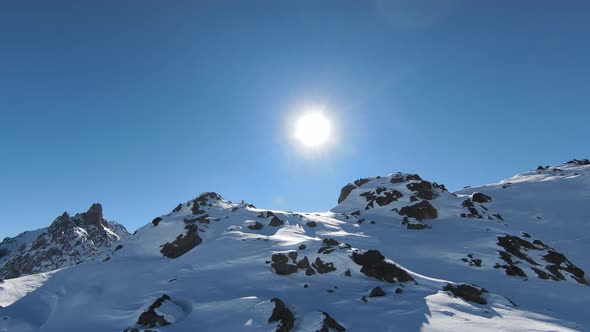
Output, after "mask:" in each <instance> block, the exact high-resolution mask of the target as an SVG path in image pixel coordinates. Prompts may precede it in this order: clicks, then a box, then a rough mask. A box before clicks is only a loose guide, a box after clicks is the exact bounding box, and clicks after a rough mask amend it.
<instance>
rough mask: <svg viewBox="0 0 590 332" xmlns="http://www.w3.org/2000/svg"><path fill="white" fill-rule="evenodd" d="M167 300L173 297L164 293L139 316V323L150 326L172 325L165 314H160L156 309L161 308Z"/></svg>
mask: <svg viewBox="0 0 590 332" xmlns="http://www.w3.org/2000/svg"><path fill="white" fill-rule="evenodd" d="M166 301H172V299H170V296H168V295H166V294H164V295H162V296H161V297H160V298H159V299H157V300H156V301H155V302H154V303H153V304H152V305H150V307H149V308H148V309H147V310H146V311H144V312H143V313H142V314H141V316H139V319H138V320H137V324H139V325H142V326H144V327H149V328H152V327H156V326H166V325H170V322H168V321H166V319H165V318H164V316H161V315H158V313H157V312H156V309H158V308H160V307H161V306H162V305H163V304H164V302H166Z"/></svg>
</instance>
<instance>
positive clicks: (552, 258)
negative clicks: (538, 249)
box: [543, 250, 588, 285]
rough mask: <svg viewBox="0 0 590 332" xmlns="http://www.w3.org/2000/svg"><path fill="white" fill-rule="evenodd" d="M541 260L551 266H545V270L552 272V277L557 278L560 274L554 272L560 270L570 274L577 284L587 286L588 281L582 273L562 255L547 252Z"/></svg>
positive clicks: (551, 251) (550, 251)
mask: <svg viewBox="0 0 590 332" xmlns="http://www.w3.org/2000/svg"><path fill="white" fill-rule="evenodd" d="M543 259H544V260H545V261H547V262H549V263H552V264H553V265H550V266H547V269H548V270H549V271H550V272H552V273H553V275H555V276H556V277H559V275H560V274H558V273H554V271H558V270H562V271H566V272H569V273H570V274H572V278H573V279H574V280H576V281H577V282H579V283H581V284H584V285H587V284H588V281H587V280H586V279H585V278H584V271H583V270H582V269H580V268H579V267H577V266H575V265H574V264H572V263H571V262H570V261H569V260H568V259H567V258H566V257H565V256H564V255H563V254H560V253H558V252H556V251H553V250H549V252H548V253H547V255H545V256H543ZM562 265H565V267H563V266H562ZM560 279H561V278H560Z"/></svg>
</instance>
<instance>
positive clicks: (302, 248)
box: [299, 244, 307, 250]
mask: <svg viewBox="0 0 590 332" xmlns="http://www.w3.org/2000/svg"><path fill="white" fill-rule="evenodd" d="M305 248H307V246H306V245H305V244H302V245H300V246H299V250H304V249H305Z"/></svg>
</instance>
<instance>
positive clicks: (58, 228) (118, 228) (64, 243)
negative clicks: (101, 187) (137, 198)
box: [0, 204, 129, 279]
mask: <svg viewBox="0 0 590 332" xmlns="http://www.w3.org/2000/svg"><path fill="white" fill-rule="evenodd" d="M128 236H129V233H127V230H126V229H125V227H123V226H122V225H120V224H118V223H116V222H114V221H107V220H106V219H104V217H103V213H102V206H101V205H100V204H93V205H92V206H91V207H90V208H89V209H88V211H87V212H85V213H78V214H76V215H74V216H70V215H69V214H68V213H66V212H64V214H62V215H61V216H59V217H57V218H56V219H55V221H53V223H52V224H51V225H50V226H49V227H47V228H42V229H38V230H35V231H32V232H24V233H22V234H19V235H18V236H16V237H14V238H6V239H4V240H3V241H2V242H1V243H0V279H6V278H16V277H20V276H23V275H30V274H35V273H40V272H48V271H52V270H55V269H59V268H63V267H67V266H70V265H73V264H76V263H79V262H81V261H82V260H84V259H86V258H88V257H90V256H93V255H96V254H97V253H99V252H101V251H103V250H105V249H107V248H109V247H111V246H113V245H116V244H117V243H119V242H120V241H121V240H123V239H125V238H126V237H128Z"/></svg>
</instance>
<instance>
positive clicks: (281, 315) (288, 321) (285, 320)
mask: <svg viewBox="0 0 590 332" xmlns="http://www.w3.org/2000/svg"><path fill="white" fill-rule="evenodd" d="M271 302H273V303H274V304H275V307H274V309H273V310H272V314H271V316H270V318H269V319H268V322H269V323H274V322H279V326H277V329H276V331H277V332H289V331H291V330H292V329H293V327H295V316H294V315H293V312H291V310H289V308H287V306H285V303H284V302H283V301H281V300H279V299H277V298H274V299H272V300H271Z"/></svg>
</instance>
